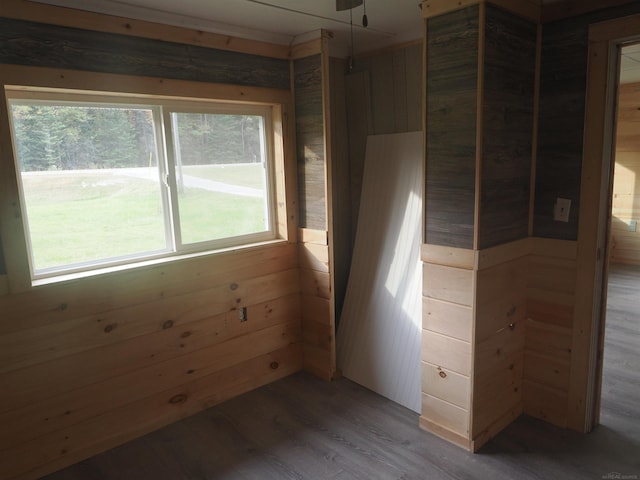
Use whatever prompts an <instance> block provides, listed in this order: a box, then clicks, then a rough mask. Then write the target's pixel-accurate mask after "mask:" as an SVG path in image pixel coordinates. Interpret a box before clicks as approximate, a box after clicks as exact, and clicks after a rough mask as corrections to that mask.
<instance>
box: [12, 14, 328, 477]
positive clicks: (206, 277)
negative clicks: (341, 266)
mask: <svg viewBox="0 0 640 480" xmlns="http://www.w3.org/2000/svg"><path fill="white" fill-rule="evenodd" d="M0 23H1V24H2V28H1V29H0V43H1V44H2V48H1V49H0V50H1V51H0V58H1V60H0V61H1V62H5V63H4V64H3V65H4V66H3V69H4V70H3V73H6V74H8V73H7V72H9V71H11V72H14V70H9V69H12V68H15V71H17V72H18V73H15V74H13V76H14V77H15V78H16V83H17V84H20V78H17V75H19V74H20V75H22V74H23V73H24V72H28V73H29V72H30V73H31V74H33V72H34V71H35V70H36V69H35V68H33V69H31V70H29V69H27V68H24V67H20V68H18V67H11V66H7V65H6V63H7V62H15V63H17V64H20V65H24V64H29V65H32V66H34V67H41V66H43V65H48V64H49V63H47V62H55V64H56V66H57V67H58V66H60V65H64V66H66V67H68V68H75V69H76V70H75V71H73V72H71V71H69V70H65V72H70V75H71V76H73V78H74V79H75V78H85V79H87V80H91V78H93V79H94V80H93V81H94V82H95V78H94V77H92V75H94V74H93V73H91V72H96V71H98V72H101V71H109V72H123V71H126V73H128V74H138V75H143V74H144V75H146V77H144V78H141V77H136V88H140V87H141V86H142V85H151V86H152V87H153V88H155V87H154V86H157V85H158V84H162V82H164V83H166V84H171V85H174V86H175V82H177V80H175V79H182V78H188V79H190V80H198V81H200V82H201V83H198V84H194V85H197V86H203V87H202V88H203V89H204V90H206V88H205V87H204V86H207V85H208V84H207V83H205V82H211V81H217V82H225V83H226V84H227V85H226V86H225V87H229V88H231V87H232V85H236V86H237V85H261V84H263V83H264V82H266V83H267V84H269V85H270V86H272V87H273V86H278V87H281V88H283V89H281V90H273V89H272V90H269V91H271V92H279V94H276V96H277V95H280V96H277V98H278V99H279V100H278V101H280V102H283V103H285V104H286V103H287V102H289V98H290V69H289V62H288V61H286V60H277V61H276V62H275V63H274V62H272V61H271V59H267V58H265V57H259V56H254V55H247V54H241V53H234V52H227V51H217V50H215V49H206V48H202V47H195V46H186V45H183V44H173V43H169V42H161V41H154V40H150V39H143V38H133V37H131V38H130V37H127V36H124V35H115V34H106V33H96V32H90V31H85V30H80V29H75V28H67V27H54V26H50V25H43V24H35V23H30V22H22V21H16V20H8V19H0ZM5 27H6V28H5ZM45 38H46V39H47V40H46V41H45V40H44V39H45ZM62 45H64V46H65V47H64V48H63V47H62ZM40 47H42V48H40ZM50 48H51V50H49V49H50ZM212 66H217V67H216V68H212ZM80 70H84V72H81V71H80ZM20 72H23V73H20ZM43 75H44V74H43ZM47 75H50V76H51V77H53V74H52V73H51V71H47ZM154 75H155V76H157V77H161V78H158V79H156V80H152V79H150V78H149V77H153V76H154ZM24 76H27V74H24ZM260 77H262V78H260ZM101 78H102V77H101ZM109 78H113V77H109ZM138 80H139V82H138ZM171 80H174V81H173V82H172V81H171ZM25 81H26V80H25ZM55 81H56V82H58V83H59V84H61V85H60V86H64V85H63V83H64V81H65V80H64V75H62V76H57V77H56V79H55ZM145 82H147V83H145ZM58 83H56V85H58ZM92 87H93V88H95V84H87V88H92ZM120 88H122V86H120ZM196 88H200V87H196ZM221 88H222V87H221ZM236 88H239V87H236ZM249 90H251V91H254V89H249ZM287 115H289V112H288V111H287V109H286V108H285V109H284V116H285V117H287ZM283 121H284V123H285V125H284V128H285V130H286V132H287V133H289V132H290V131H291V127H290V124H287V121H288V117H287V118H284V120H283ZM2 131H3V135H4V134H5V133H6V132H7V125H6V122H5V123H4V124H3V125H2ZM287 141H289V142H290V143H291V145H289V144H285V146H284V148H285V165H284V166H283V170H286V171H287V174H288V173H290V171H291V168H290V167H291V163H290V162H291V160H292V158H293V155H290V154H291V151H292V150H293V145H292V143H293V142H292V141H291V140H290V139H288V138H286V139H285V143H286V142H287ZM2 153H3V155H2V158H1V159H0V161H1V162H2V168H0V170H1V171H3V172H8V171H11V168H8V165H12V162H13V159H12V158H11V156H10V155H9V154H8V152H7V149H5V148H3V149H2ZM294 171H295V168H294ZM3 180H6V179H3ZM293 184H295V182H293ZM3 185H4V184H3ZM284 188H285V189H286V190H287V198H286V203H287V206H288V207H290V206H291V205H293V204H295V202H294V201H291V199H290V198H289V196H290V195H292V194H295V187H293V188H292V187H291V184H289V183H287V185H285V186H284ZM16 195H17V193H16V192H15V188H11V189H6V188H4V187H3V190H2V197H3V198H2V202H3V205H2V208H1V209H0V210H1V211H2V212H3V216H4V215H5V214H6V213H7V212H11V211H12V209H11V208H8V207H7V206H8V205H17V204H19V201H18V199H17V197H16ZM295 217H296V216H295V215H292V216H288V217H287V218H288V220H287V222H286V223H287V224H286V225H285V227H286V231H289V230H291V228H292V222H294V220H295ZM6 224H7V223H6V222H4V223H3V225H6ZM293 226H295V225H293ZM3 235H4V237H5V238H6V237H7V235H8V233H7V232H6V231H5V232H3ZM325 238H326V234H325ZM14 244H15V242H12V243H6V242H5V250H4V256H5V257H6V258H12V257H13V258H12V261H13V262H14V263H16V261H15V260H14V258H16V255H15V254H16V252H15V245H14ZM7 247H10V248H11V250H10V251H7V249H6V248H7ZM316 253H318V252H317V251H312V254H313V255H312V256H311V257H304V258H303V260H304V261H306V262H307V263H306V264H305V266H306V267H311V268H319V266H322V264H323V262H326V256H325V257H323V256H322V255H319V256H318V255H315V254H316ZM21 255H22V254H21ZM21 255H18V256H21ZM300 261H301V256H300V255H299V252H298V245H297V243H296V242H295V239H294V238H291V239H290V241H289V242H287V241H284V240H282V241H277V242H273V243H267V244H264V245H258V246H253V247H247V248H241V249H236V250H230V251H226V252H220V253H217V254H213V255H194V256H190V257H188V258H182V259H174V260H172V261H167V262H159V263H155V264H150V265H146V266H138V267H137V268H132V269H124V270H119V271H117V269H115V270H114V271H111V272H109V273H104V274H101V275H95V276H89V277H86V278H76V279H72V280H67V281H61V282H57V283H52V284H48V285H42V286H39V287H37V288H29V286H28V285H26V287H27V288H25V291H23V292H21V293H15V292H13V293H9V289H8V288H7V287H6V285H4V286H0V291H1V292H2V293H3V295H0V312H2V313H1V315H0V317H1V318H0V320H1V321H0V362H1V363H2V365H1V367H0V385H1V387H0V389H1V390H2V392H3V395H2V399H0V418H2V420H1V422H2V425H3V427H2V429H0V478H24V479H30V478H37V477H39V476H42V475H45V474H46V473H49V472H51V471H53V470H55V469H58V468H61V467H64V466H66V465H69V464H70V463H73V462H77V461H79V460H82V459H83V458H86V457H87V456H90V455H93V454H96V453H98V452H100V451H103V450H105V449H108V448H112V447H115V446H117V445H119V444H120V443H122V442H124V441H127V440H130V439H132V438H135V437H136V436H139V435H142V434H144V433H146V432H148V431H150V430H152V429H154V428H158V427H160V426H163V425H166V424H167V423H170V422H173V421H175V420H177V419H179V418H182V417H184V416H187V415H190V414H193V413H196V412H197V411H199V410H201V409H203V408H207V407H208V406H211V405H214V404H216V403H218V402H220V401H222V400H225V399H228V398H231V397H233V396H235V395H238V394H240V393H243V392H245V391H248V390H250V389H253V388H255V387H257V386H259V385H263V384H265V383H268V382H270V381H273V380H276V379H278V378H281V377H283V376H286V375H289V374H291V373H293V372H295V371H298V370H301V369H302V367H303V349H302V345H303V342H304V338H305V337H304V336H303V329H302V313H301V288H302V286H301V281H300V280H301V278H300V269H299V264H300ZM0 278H6V277H4V276H0ZM5 283H6V282H5ZM318 288H319V289H320V290H321V291H322V292H325V291H328V290H329V286H328V282H322V281H321V282H319V283H318ZM240 308H246V309H247V320H246V321H242V320H241V319H240V316H239V309H240ZM321 334H322V332H320V331H319V332H317V335H316V336H317V338H318V340H317V341H318V343H320V344H323V343H322V342H323V341H324V340H322V338H321ZM309 335H310V333H307V337H306V338H309Z"/></svg>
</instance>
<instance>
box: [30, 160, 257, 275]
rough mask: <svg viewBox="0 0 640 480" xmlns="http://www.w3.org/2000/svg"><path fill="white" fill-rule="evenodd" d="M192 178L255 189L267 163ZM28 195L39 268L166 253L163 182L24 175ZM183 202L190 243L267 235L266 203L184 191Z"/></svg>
mask: <svg viewBox="0 0 640 480" xmlns="http://www.w3.org/2000/svg"><path fill="white" fill-rule="evenodd" d="M256 167H258V168H256ZM191 169H199V170H200V171H198V172H196V171H189V172H187V170H191ZM214 170H215V171H216V172H215V175H214ZM203 172H204V173H203ZM185 173H188V174H189V175H197V176H201V177H204V178H209V179H212V180H216V181H220V182H223V183H229V184H233V185H241V186H246V187H252V188H259V187H260V186H261V182H262V180H261V174H262V173H261V166H260V165H257V166H255V165H250V166H246V167H245V166H241V165H238V166H233V167H232V168H228V167H225V168H221V167H204V168H202V167H186V168H185ZM205 174H206V176H205ZM213 177H215V178H213ZM23 189H24V193H25V198H26V204H27V218H28V222H29V229H30V232H31V242H32V252H33V260H34V267H35V269H36V270H42V269H45V268H50V267H56V266H60V265H68V264H74V263H81V262H88V261H95V260H99V259H105V258H115V257H122V256H127V255H134V254H139V253H141V252H153V251H161V250H164V249H165V248H166V243H165V228H164V219H163V213H162V200H161V195H160V187H159V183H158V182H154V181H151V180H149V179H142V178H135V177H129V176H124V175H116V174H113V173H112V172H109V171H95V172H52V173H50V174H48V173H45V174H38V175H29V174H26V175H23ZM178 203H179V207H180V216H181V225H182V227H181V228H182V235H183V243H193V242H199V241H206V240H211V239H220V238H226V237H232V236H237V235H243V234H247V233H254V232H260V231H264V230H265V215H264V205H263V200H262V199H261V198H255V197H243V196H238V195H233V194H229V193H221V192H213V191H208V190H203V189H198V188H185V191H184V192H183V193H182V194H180V196H179V202H178Z"/></svg>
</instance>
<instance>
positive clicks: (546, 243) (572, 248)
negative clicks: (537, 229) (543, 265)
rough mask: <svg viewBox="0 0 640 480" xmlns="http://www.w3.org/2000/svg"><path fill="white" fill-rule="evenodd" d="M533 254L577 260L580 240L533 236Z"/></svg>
mask: <svg viewBox="0 0 640 480" xmlns="http://www.w3.org/2000/svg"><path fill="white" fill-rule="evenodd" d="M531 254H533V255H538V256H544V257H554V258H567V259H574V260H575V259H576V258H577V256H578V242H576V241H573V240H556V239H553V238H541V237H532V238H531Z"/></svg>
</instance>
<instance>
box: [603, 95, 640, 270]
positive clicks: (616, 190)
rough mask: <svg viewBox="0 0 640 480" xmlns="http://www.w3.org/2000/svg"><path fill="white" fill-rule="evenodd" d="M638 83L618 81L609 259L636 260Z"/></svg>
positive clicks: (639, 244) (639, 258) (639, 254)
mask: <svg viewBox="0 0 640 480" xmlns="http://www.w3.org/2000/svg"><path fill="white" fill-rule="evenodd" d="M639 126H640V84H638V83H633V84H626V85H621V86H620V90H619V96H618V122H617V132H616V134H617V138H616V156H615V163H616V164H615V172H614V179H613V209H612V219H611V240H612V242H611V250H610V255H611V261H612V262H617V263H628V264H634V265H638V264H640V230H639V229H638V228H637V225H636V229H635V230H634V229H633V228H630V224H631V222H632V221H635V222H638V220H640V129H639V128H638V127H639Z"/></svg>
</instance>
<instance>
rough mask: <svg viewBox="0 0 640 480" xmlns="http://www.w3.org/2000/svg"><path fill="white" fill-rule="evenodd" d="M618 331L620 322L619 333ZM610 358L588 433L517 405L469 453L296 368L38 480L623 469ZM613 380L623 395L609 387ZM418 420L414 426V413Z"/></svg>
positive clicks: (380, 478)
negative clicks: (596, 424)
mask: <svg viewBox="0 0 640 480" xmlns="http://www.w3.org/2000/svg"><path fill="white" fill-rule="evenodd" d="M613 331H614V330H612V332H613ZM623 332H624V330H619V334H620V335H621V336H623V337H624V336H625V335H624V333H623ZM626 338H629V337H628V336H626ZM620 340H621V338H620V337H618V339H617V340H616V342H614V343H612V344H611V345H616V344H618V345H619V343H618V342H620ZM634 341H635V340H630V341H629V343H627V345H628V348H629V350H628V352H629V353H630V354H632V355H633V357H629V356H624V357H623V356H618V355H616V354H615V351H616V349H615V348H612V349H611V352H612V353H613V355H612V356H611V357H609V359H610V360H612V361H613V360H615V359H616V358H617V360H618V361H624V360H626V361H629V360H630V359H631V358H633V359H634V360H633V361H634V362H636V361H637V359H638V355H637V349H633V348H632V345H633V342H634ZM625 343H626V342H625ZM634 365H638V364H637V363H635V364H634ZM621 366H622V363H621V364H619V365H618V366H616V365H614V364H613V363H611V370H610V373H612V374H614V375H615V377H611V376H607V377H608V378H610V380H609V381H608V383H607V384H606V385H607V386H606V388H605V389H604V392H605V399H604V400H605V401H604V403H603V409H604V411H603V425H602V426H601V427H600V428H597V429H596V430H594V431H593V432H592V433H591V434H589V435H581V434H578V433H576V432H571V431H567V430H563V429H561V428H558V427H554V426H552V425H549V424H548V423H545V422H542V421H540V420H538V419H535V418H531V417H530V416H522V417H520V418H518V419H516V420H515V422H513V423H512V424H511V425H509V426H508V427H507V428H506V429H504V430H503V431H502V432H501V433H499V434H498V435H496V436H495V437H493V438H492V439H491V441H489V442H488V443H487V444H486V445H485V446H484V447H483V448H482V450H481V451H480V454H477V455H472V454H470V453H469V452H467V451H465V450H463V449H462V448H460V447H459V446H458V445H454V444H452V443H449V442H448V441H444V440H442V439H440V438H438V437H437V436H435V435H431V434H429V433H427V432H424V431H422V430H421V429H419V428H418V427H417V424H418V415H416V414H415V413H413V412H411V411H409V410H407V409H405V408H403V407H401V406H399V405H397V404H395V403H393V402H391V401H389V400H387V399H385V398H383V397H381V396H378V395H375V394H374V393H372V392H371V391H369V390H367V389H365V388H363V387H360V386H358V385H356V384H354V383H353V382H350V381H349V380H347V379H345V378H343V379H340V380H336V381H335V382H331V383H327V382H322V381H320V380H317V379H315V378H313V377H312V376H311V375H308V374H296V375H293V376H289V377H287V378H285V379H282V380H279V381H277V382H275V383H271V384H270V385H267V386H264V387H261V388H259V389H256V390H254V391H252V392H249V393H247V394H244V395H242V396H240V397H236V398H235V399H233V400H231V401H227V402H224V403H222V404H219V405H217V406H215V407H213V408H211V409H209V410H206V411H204V412H201V413H200V414H198V415H195V416H192V417H189V418H186V419H184V420H181V421H178V422H176V423H174V424H173V425H170V426H167V427H165V428H164V429H162V430H158V431H156V432H154V433H152V434H151V435H148V436H145V437H142V438H139V439H137V440H135V441H133V442H131V443H129V444H127V445H124V446H123V447H120V448H117V449H113V450H110V451H108V452H105V453H104V454H101V455H98V456H95V457H93V458H91V459H89V460H87V461H84V462H81V463H78V464H77V465H74V466H73V467H71V468H68V469H65V470H62V471H60V472H57V473H55V474H52V475H50V476H48V477H46V478H45V480H104V479H145V478H155V479H159V478H171V479H172V480H187V479H194V478H216V479H220V480H232V479H233V480H245V479H248V478H253V479H260V480H280V479H282V478H297V479H299V480H318V479H332V480H338V479H339V480H353V479H364V478H367V479H376V480H387V479H391V478H403V477H404V478H416V479H423V478H429V479H447V480H451V479H488V478H491V479H496V480H513V479H514V478H517V479H521V480H539V479H540V478H571V479H586V478H594V476H595V475H594V472H597V476H598V477H600V476H602V475H606V473H607V472H621V473H622V472H628V474H630V475H633V474H634V472H636V471H637V469H638V462H637V444H638V441H639V440H640V434H639V432H640V428H639V421H638V418H640V417H639V416H638V415H637V414H635V413H634V412H637V405H638V404H639V403H638V401H639V400H640V399H639V397H638V395H639V394H640V389H638V388H635V389H633V388H629V385H631V384H630V383H629V381H635V382H637V373H636V372H637V371H638V368H635V370H633V369H629V368H627V369H625V370H622V369H621ZM623 372H627V373H623ZM634 379H635V380H634ZM620 387H623V388H625V389H626V391H627V392H628V393H629V395H628V396H627V395H619V394H618V392H619V391H620V390H618V388H620ZM173 408H175V407H173ZM420 424H421V425H425V422H424V419H420ZM439 433H440V434H441V435H442V436H443V437H445V438H448V439H449V440H450V441H451V440H452V439H453V437H452V436H451V435H449V436H448V437H447V433H446V432H443V431H440V432H439ZM459 440H460V441H459V443H460V444H462V445H464V443H465V442H464V441H463V440H462V439H459ZM466 449H469V446H468V445H467V446H466ZM600 472H605V473H600Z"/></svg>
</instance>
